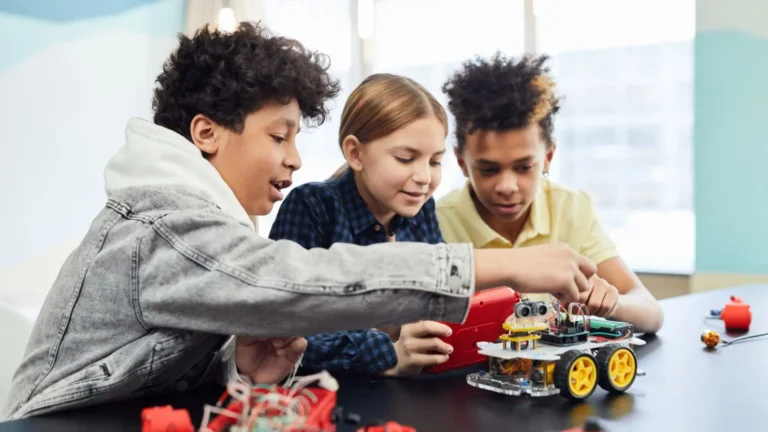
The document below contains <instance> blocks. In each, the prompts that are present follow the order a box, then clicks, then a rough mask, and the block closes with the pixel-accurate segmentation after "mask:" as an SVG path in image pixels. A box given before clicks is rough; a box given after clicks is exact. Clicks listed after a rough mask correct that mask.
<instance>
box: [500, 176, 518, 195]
mask: <svg viewBox="0 0 768 432" xmlns="http://www.w3.org/2000/svg"><path fill="white" fill-rule="evenodd" d="M518 190H519V187H518V184H517V176H516V175H515V174H514V173H510V172H505V173H502V175H501V178H500V179H499V182H498V183H496V192H497V193H498V194H500V195H512V194H514V193H515V192H517V191H518Z"/></svg>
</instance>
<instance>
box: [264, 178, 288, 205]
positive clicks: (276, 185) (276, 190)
mask: <svg viewBox="0 0 768 432" xmlns="http://www.w3.org/2000/svg"><path fill="white" fill-rule="evenodd" d="M269 184H270V185H271V186H272V199H274V200H275V201H282V199H283V192H282V190H283V189H285V188H287V187H290V186H291V181H290V180H278V181H273V182H269Z"/></svg>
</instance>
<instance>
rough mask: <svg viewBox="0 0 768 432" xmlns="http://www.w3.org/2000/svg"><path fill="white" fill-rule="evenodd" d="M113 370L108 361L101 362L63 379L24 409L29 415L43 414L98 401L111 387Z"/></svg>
mask: <svg viewBox="0 0 768 432" xmlns="http://www.w3.org/2000/svg"><path fill="white" fill-rule="evenodd" d="M111 378H112V374H111V369H110V366H109V365H108V363H107V361H99V362H96V363H93V364H91V365H88V366H86V367H85V368H83V369H82V370H80V371H78V372H76V373H74V374H72V375H70V376H68V377H66V378H64V379H62V380H61V381H59V382H57V383H56V384H54V385H52V386H50V387H48V388H47V389H45V390H43V392H42V393H40V394H39V395H38V396H36V397H35V398H34V399H33V400H31V401H30V403H29V404H28V405H27V406H25V407H24V411H25V412H26V414H27V415H37V414H43V413H45V412H46V411H49V410H50V408H51V407H61V406H67V405H70V404H81V403H82V402H83V401H87V400H90V399H96V398H97V397H98V396H99V394H100V393H102V392H103V390H104V389H105V388H108V387H109V386H110V380H111Z"/></svg>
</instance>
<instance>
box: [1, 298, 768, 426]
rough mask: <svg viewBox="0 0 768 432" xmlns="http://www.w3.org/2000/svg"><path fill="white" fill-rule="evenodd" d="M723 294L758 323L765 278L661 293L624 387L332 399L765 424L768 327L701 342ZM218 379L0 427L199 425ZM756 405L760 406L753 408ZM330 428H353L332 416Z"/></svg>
mask: <svg viewBox="0 0 768 432" xmlns="http://www.w3.org/2000/svg"><path fill="white" fill-rule="evenodd" d="M731 295H738V296H741V297H742V299H743V300H744V301H745V302H747V303H749V304H750V305H751V310H752V326H751V328H752V330H751V331H750V332H749V333H746V334H759V333H763V332H768V286H741V287H735V288H729V289H725V290H719V291H713V292H707V293H701V294H692V295H687V296H682V297H676V298H672V299H667V300H663V301H662V302H661V303H662V304H663V307H664V311H665V323H664V327H663V329H662V331H661V332H660V333H659V334H658V335H657V336H645V337H644V338H645V339H646V341H647V342H648V343H647V344H646V345H644V346H639V347H636V354H637V358H638V367H639V369H641V370H644V371H645V372H646V374H647V375H646V376H644V377H638V378H637V380H636V381H635V383H634V384H633V386H632V387H631V388H630V389H629V391H628V392H627V393H625V394H623V395H619V396H609V395H608V394H607V393H606V392H604V391H603V390H602V389H600V388H599V387H598V388H597V390H595V393H594V394H593V395H592V396H591V397H590V398H589V399H588V400H587V401H585V402H581V403H574V402H570V401H567V400H565V399H563V398H562V397H560V396H550V397H546V398H526V397H513V396H505V395H499V394H495V393H491V392H486V391H483V390H480V389H476V388H474V387H471V386H469V385H468V384H466V381H465V374H466V373H468V372H471V370H469V371H467V370H463V371H459V372H454V373H448V374H444V375H439V376H422V377H420V378H418V379H370V378H361V377H354V376H337V378H338V379H339V383H340V387H341V388H340V390H339V393H338V402H339V405H341V406H343V407H344V408H345V409H346V410H347V411H351V412H355V413H358V414H360V415H361V416H362V418H363V419H365V420H396V421H399V422H401V423H403V424H408V425H411V426H414V427H416V429H417V430H418V431H462V432H464V431H502V430H503V431H508V430H509V431H541V432H544V431H560V430H562V429H565V428H568V427H572V426H574V425H580V424H581V423H583V421H584V420H585V419H586V418H588V417H595V418H597V419H598V420H599V421H600V422H601V423H602V425H603V427H604V428H605V429H606V430H607V431H609V432H611V431H654V432H656V431H658V432H664V431H696V432H698V431H728V432H740V431H767V430H768V398H766V391H768V337H766V338H764V339H763V338H756V339H754V340H751V341H748V342H746V341H745V342H743V343H739V344H734V345H731V346H722V345H720V346H718V347H717V348H716V349H715V350H707V349H706V348H705V347H704V345H703V344H702V342H701V340H700V336H701V333H702V331H703V330H705V329H706V328H711V329H713V330H717V331H718V332H719V333H720V334H721V336H722V337H723V338H724V339H729V338H732V337H736V336H741V335H743V333H742V334H739V335H730V334H727V333H726V332H725V329H724V327H723V323H722V322H721V321H710V322H709V323H708V324H705V323H704V319H703V318H704V316H705V315H706V314H708V313H709V311H710V310H711V309H719V308H722V307H723V306H724V305H725V303H727V302H728V300H729V297H730V296H731ZM221 391H222V388H221V387H206V388H201V389H198V390H196V391H194V392H190V393H186V394H177V395H169V396H164V397H155V398H152V399H143V400H138V401H131V402H124V403H120V404H114V405H108V406H101V407H95V408H89V409H83V410H78V411H71V412H67V413H60V414H54V415H48V416H42V417H38V418H32V419H26V420H21V421H16V422H9V423H0V432H22V431H61V432H66V431H75V430H78V431H101V430H110V431H133V432H138V431H140V430H141V424H140V412H141V409H142V408H144V407H146V406H155V405H165V404H170V405H173V406H175V407H177V408H187V409H188V410H189V411H190V413H191V414H192V418H193V421H194V422H195V424H197V425H199V421H200V416H201V415H202V406H203V404H206V403H214V402H215V400H216V399H217V398H218V397H219V395H220V394H221ZM763 410H765V411H763ZM339 430H340V431H346V430H354V426H341V427H340V428H339Z"/></svg>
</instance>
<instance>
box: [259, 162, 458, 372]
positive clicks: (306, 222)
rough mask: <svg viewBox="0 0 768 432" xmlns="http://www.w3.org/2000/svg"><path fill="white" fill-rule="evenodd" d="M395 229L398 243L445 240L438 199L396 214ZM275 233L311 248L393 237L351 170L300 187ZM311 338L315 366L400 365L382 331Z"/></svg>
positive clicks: (361, 368) (309, 354) (310, 360)
mask: <svg viewBox="0 0 768 432" xmlns="http://www.w3.org/2000/svg"><path fill="white" fill-rule="evenodd" d="M392 231H393V233H394V234H395V235H396V238H397V241H398V242H421V243H432V244H436V243H443V238H442V236H441V235H440V228H439V226H438V223H437V215H436V214H435V201H434V199H432V198H430V199H429V201H427V203H426V204H425V205H424V206H423V207H422V209H421V211H419V213H418V214H416V216H414V217H412V218H404V217H400V216H395V218H394V219H393V220H392ZM269 237H270V238H271V239H273V240H281V239H284V240H292V241H294V242H296V243H299V244H300V245H302V246H303V247H304V248H306V249H311V248H315V247H321V248H326V249H327V248H329V247H331V245H332V244H334V243H354V244H357V245H361V246H367V245H371V244H375V243H383V242H386V241H387V234H386V229H384V227H383V226H382V225H381V224H380V223H379V222H378V221H377V220H376V218H375V217H374V216H373V213H371V211H370V210H369V209H368V206H367V205H366V203H365V201H363V198H362V197H361V196H360V193H359V192H358V190H357V186H356V185H355V180H354V177H353V172H352V171H351V170H347V171H346V172H345V173H344V174H343V175H342V176H341V177H339V178H337V179H330V180H326V181H324V182H315V183H307V184H303V185H301V186H297V187H296V188H295V189H294V190H293V191H291V192H290V193H289V194H288V196H287V197H286V198H285V200H284V201H283V203H282V205H281V206H280V210H279V212H278V213H277V218H276V219H275V222H274V224H273V225H272V230H271V232H270V233H269ZM307 341H308V346H307V350H306V352H305V353H304V359H303V360H302V365H303V366H304V367H307V368H310V369H328V370H339V369H343V370H351V371H355V372H360V373H370V374H378V373H381V372H384V371H386V370H388V369H391V368H393V367H394V366H396V365H397V353H396V352H395V347H394V345H393V344H392V340H391V339H390V338H389V335H387V334H386V333H384V332H381V331H378V330H374V329H369V330H354V331H342V332H335V333H324V334H318V335H313V336H310V337H308V338H307Z"/></svg>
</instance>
